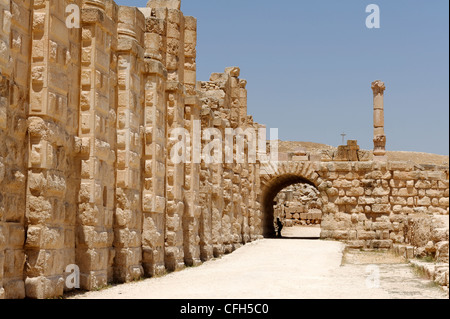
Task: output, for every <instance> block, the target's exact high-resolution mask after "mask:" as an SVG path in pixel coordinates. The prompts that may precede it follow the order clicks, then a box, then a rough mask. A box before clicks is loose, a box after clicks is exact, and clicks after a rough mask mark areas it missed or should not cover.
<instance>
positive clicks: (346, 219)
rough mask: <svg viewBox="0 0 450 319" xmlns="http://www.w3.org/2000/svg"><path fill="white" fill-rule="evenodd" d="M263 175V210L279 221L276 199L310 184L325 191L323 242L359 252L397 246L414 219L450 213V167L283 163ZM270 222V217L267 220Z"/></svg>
mask: <svg viewBox="0 0 450 319" xmlns="http://www.w3.org/2000/svg"><path fill="white" fill-rule="evenodd" d="M278 166H279V167H278V170H277V172H275V173H274V174H269V175H267V176H263V179H262V182H263V197H262V199H261V202H262V203H263V209H264V211H265V214H267V215H271V214H272V218H268V219H267V221H269V224H267V222H266V225H265V232H266V234H270V233H271V230H270V227H272V225H271V224H270V222H271V221H272V220H273V199H274V198H275V195H276V194H277V193H278V192H279V191H281V190H282V189H284V188H285V187H286V186H289V185H291V184H295V183H298V182H306V183H309V184H310V185H312V186H314V187H316V188H317V189H318V191H319V192H320V199H321V202H322V205H323V206H322V213H323V219H322V223H321V227H322V235H321V236H322V238H323V239H335V240H341V241H345V242H347V243H348V245H349V246H350V247H355V248H392V245H393V244H396V243H404V242H406V241H407V228H408V223H409V222H408V220H409V219H410V218H411V216H416V215H419V214H420V215H422V216H425V217H424V218H426V219H428V218H429V219H431V218H432V216H434V215H440V216H446V218H447V219H448V212H449V203H448V198H449V183H448V178H449V170H448V167H439V166H421V165H416V164H414V163H412V162H380V161H374V162H305V161H299V162H292V161H291V162H282V163H280V164H279V165H278ZM265 220H266V219H265Z"/></svg>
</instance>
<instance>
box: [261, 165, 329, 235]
mask: <svg viewBox="0 0 450 319" xmlns="http://www.w3.org/2000/svg"><path fill="white" fill-rule="evenodd" d="M314 166H315V165H314V163H311V162H297V163H295V162H294V163H293V162H279V163H278V165H277V168H276V170H274V172H273V173H272V174H262V175H261V201H260V203H261V210H262V231H263V236H264V237H266V238H272V237H275V228H274V225H273V219H274V210H273V200H274V199H275V196H276V195H277V194H278V193H279V192H280V191H282V190H283V189H284V188H286V187H288V186H289V185H292V184H298V183H304V184H309V185H311V186H313V187H315V188H316V189H317V190H318V191H319V193H320V196H321V199H322V201H323V209H325V208H326V204H327V203H328V195H327V193H326V188H327V187H328V183H327V182H326V181H324V180H323V179H322V178H321V177H320V170H319V169H317V168H316V167H314ZM323 213H326V211H323Z"/></svg>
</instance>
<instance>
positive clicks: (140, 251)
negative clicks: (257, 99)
mask: <svg viewBox="0 0 450 319" xmlns="http://www.w3.org/2000/svg"><path fill="white" fill-rule="evenodd" d="M69 5H71V7H70V8H72V9H73V8H75V9H73V10H75V11H73V12H72V13H73V14H74V15H73V16H72V17H71V20H69V21H67V19H68V13H69V12H70V10H69V11H67V8H69V7H68V6H69ZM77 8H78V10H79V12H77V10H76V9H77ZM77 13H79V16H77V15H76V14H77ZM77 18H78V21H77ZM77 22H78V24H79V25H77ZM69 24H70V25H69ZM196 42H197V21H196V19H195V18H193V17H185V16H184V15H183V13H182V12H181V11H180V1H179V0H178V1H177V0H152V1H150V2H149V4H148V7H146V8H140V9H138V8H131V7H123V6H118V5H116V4H115V3H114V2H113V1H111V0H76V1H70V2H69V1H49V0H43V1H34V2H33V1H26V0H12V1H10V0H2V1H1V2H0V84H1V88H0V92H1V96H0V270H1V271H0V297H2V298H3V297H5V298H24V297H25V296H27V297H31V298H47V297H54V296H60V295H62V294H63V292H64V291H65V290H67V285H66V282H65V281H66V278H67V276H68V275H69V273H66V269H67V266H69V265H77V266H78V267H79V269H80V279H81V280H80V284H81V288H83V289H88V290H91V289H96V288H99V287H102V286H105V285H106V284H107V283H108V282H112V281H115V282H128V281H132V280H136V279H139V278H141V277H142V276H155V275H161V274H163V273H164V272H165V271H166V270H169V271H173V270H178V269H181V268H183V267H185V265H188V266H192V265H198V264H199V263H201V262H202V261H205V260H208V259H210V258H212V257H213V256H218V255H221V254H223V253H229V252H231V251H233V250H234V249H236V248H237V247H239V246H240V245H241V244H245V243H246V242H249V241H251V240H255V239H258V238H260V234H261V232H260V229H259V228H258V227H259V226H258V225H260V222H259V219H258V218H260V217H259V215H258V214H261V212H260V210H258V207H259V205H258V202H257V199H258V192H259V189H258V186H257V185H258V180H259V177H258V175H257V174H258V166H257V164H256V163H252V164H232V163H230V164H226V165H225V164H222V163H224V162H225V152H224V149H223V148H224V146H222V144H221V145H220V147H221V148H222V154H221V155H220V156H221V158H219V159H218V161H217V163H215V164H210V163H209V164H208V163H205V161H201V158H200V161H198V160H194V159H192V160H187V161H183V162H173V161H172V158H173V157H172V156H171V155H172V154H171V152H173V150H174V147H175V145H176V143H177V142H178V141H179V140H178V138H179V135H177V134H173V132H174V130H177V129H180V128H181V129H184V130H185V131H186V132H189V134H188V135H190V136H195V135H196V133H200V139H199V140H198V141H196V142H197V143H193V144H192V145H193V146H192V147H191V146H188V147H187V149H185V152H186V154H198V153H199V152H198V150H199V149H200V148H201V147H205V146H207V144H208V141H205V140H203V139H202V138H201V137H202V136H201V133H202V131H203V130H204V129H208V128H217V129H218V130H219V131H218V132H220V133H221V134H222V135H223V134H224V133H225V129H226V128H229V127H231V128H238V127H242V128H244V129H245V128H246V127H253V125H254V123H253V120H252V118H251V117H249V116H247V100H246V96H247V95H246V94H247V93H246V89H245V85H246V82H245V81H244V80H240V79H239V78H238V76H239V69H238V68H230V69H227V70H226V72H225V73H223V74H215V75H213V76H212V80H211V82H208V83H209V84H201V83H197V79H196ZM205 83H206V82H205ZM204 85H206V87H205V86H204ZM215 94H217V96H220V97H217V98H215V99H214V101H210V100H209V97H210V96H214V95H215ZM211 103H214V106H213V105H212V104H211ZM189 145H190V144H189ZM245 147H247V146H246V145H245ZM239 152H240V150H235V151H234V154H238V153H239ZM195 156H197V155H195Z"/></svg>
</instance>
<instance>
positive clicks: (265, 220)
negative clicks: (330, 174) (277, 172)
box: [262, 174, 317, 238]
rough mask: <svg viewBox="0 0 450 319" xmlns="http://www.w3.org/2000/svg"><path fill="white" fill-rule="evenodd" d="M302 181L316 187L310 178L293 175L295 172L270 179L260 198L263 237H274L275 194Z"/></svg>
mask: <svg viewBox="0 0 450 319" xmlns="http://www.w3.org/2000/svg"><path fill="white" fill-rule="evenodd" d="M299 183H304V184H308V185H311V186H313V187H315V188H317V186H316V185H314V183H313V182H311V181H310V180H308V179H306V178H304V177H301V176H298V175H295V174H285V175H281V176H278V177H276V178H274V179H273V180H272V181H270V182H269V183H268V184H267V185H266V187H265V188H264V191H263V194H262V196H263V198H262V206H263V207H262V209H263V217H262V226H263V236H264V238H275V237H276V232H275V227H274V224H273V220H274V210H273V201H274V199H275V197H276V196H277V194H278V193H279V192H280V191H282V190H283V189H284V188H286V187H288V186H290V185H293V184H299Z"/></svg>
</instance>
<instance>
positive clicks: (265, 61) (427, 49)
mask: <svg viewBox="0 0 450 319" xmlns="http://www.w3.org/2000/svg"><path fill="white" fill-rule="evenodd" d="M116 2H117V3H118V4H120V5H128V6H138V7H142V6H145V4H146V2H147V0H117V1H116ZM369 4H377V5H378V6H379V8H380V18H381V25H380V28H379V29H368V28H367V27H366V18H367V17H368V16H369V14H370V13H366V7H367V6H368V5H369ZM182 10H183V12H184V14H185V15H190V16H194V17H196V18H197V19H198V46H197V49H198V55H197V80H202V81H203V80H208V79H209V75H210V74H211V73H212V72H222V71H223V70H224V69H225V67H228V66H239V67H240V68H241V76H240V77H241V78H245V79H246V80H248V85H247V89H248V113H249V114H251V115H253V117H254V119H255V121H257V122H259V123H262V124H266V125H267V127H268V128H278V129H279V138H280V139H282V140H289V141H310V142H317V143H324V144H329V145H333V146H338V145H339V144H341V142H342V137H341V133H343V132H345V133H346V134H347V138H348V139H356V140H358V142H359V144H360V146H361V148H363V149H372V148H373V142H372V138H373V126H372V124H373V100H372V90H371V87H370V86H371V83H372V81H374V80H378V79H380V80H383V81H384V82H385V83H386V86H387V90H386V92H385V117H386V120H385V121H386V124H385V126H386V128H385V129H386V135H387V139H388V142H387V146H386V149H387V150H388V151H389V150H391V151H418V152H430V153H437V154H443V155H448V154H449V89H448V87H449V15H448V11H449V2H448V1H442V0H432V1H425V0H420V1H419V0H396V1H389V0H369V1H361V0H346V1H333V0H321V1H298V0H282V1H269V0H245V1H243V0H227V1H211V0H184V1H183V0H182Z"/></svg>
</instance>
